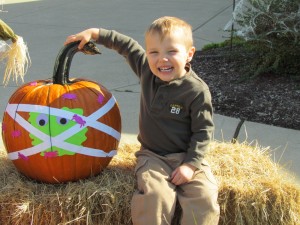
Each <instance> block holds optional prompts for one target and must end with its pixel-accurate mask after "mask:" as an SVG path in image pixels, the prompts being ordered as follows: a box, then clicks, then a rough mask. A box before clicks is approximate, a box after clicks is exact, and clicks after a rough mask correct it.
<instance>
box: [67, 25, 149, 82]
mask: <svg viewBox="0 0 300 225" xmlns="http://www.w3.org/2000/svg"><path fill="white" fill-rule="evenodd" d="M90 40H94V41H96V42H97V43H98V44H102V45H104V46H105V47H107V48H110V49H113V50H115V51H117V52H118V53H119V54H121V55H122V56H124V57H125V58H126V59H127V62H128V64H129V65H130V67H131V68H132V70H133V71H134V73H136V74H137V75H138V76H139V77H140V76H141V71H142V68H143V66H144V65H145V63H146V55H145V50H144V49H143V48H142V47H141V46H140V45H139V44H138V42H137V41H135V40H134V39H132V38H130V37H128V36H126V35H123V34H121V33H118V32H116V31H113V30H106V29H103V28H100V29H98V28H89V29H87V30H84V31H82V32H80V33H77V34H74V35H70V36H68V37H67V39H66V41H65V43H64V44H65V45H66V44H68V43H70V42H74V41H80V44H79V46H78V48H79V49H81V48H82V47H83V46H84V45H85V44H86V43H87V42H88V41H90Z"/></svg>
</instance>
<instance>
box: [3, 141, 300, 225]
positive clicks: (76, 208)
mask: <svg viewBox="0 0 300 225" xmlns="http://www.w3.org/2000/svg"><path fill="white" fill-rule="evenodd" d="M138 148H139V146H137V145H123V146H122V147H121V148H120V150H119V154H118V156H116V157H115V158H114V159H113V160H112V161H111V163H110V165H109V166H108V167H107V169H105V170H104V171H103V172H102V173H101V174H100V175H98V176H96V177H92V178H89V179H86V180H81V181H78V182H70V183H66V184H57V185H53V184H43V183H37V182H35V181H31V180H29V179H27V178H25V177H23V176H22V175H20V174H19V173H18V172H17V170H16V169H15V167H14V166H13V164H12V163H11V162H10V161H9V160H8V159H6V153H5V152H4V151H0V224H2V225H6V224H14V225H19V224H47V225H48V224H49V225H52V224H64V225H66V224H72V225H73V224H88V225H92V224H95V225H127V224H128V225H130V224H131V219H130V201H131V196H132V193H133V191H134V186H135V180H134V176H133V167H134V165H135V158H134V152H135V151H137V150H138ZM269 153H270V152H269V151H267V150H265V149H262V148H259V147H251V146H249V145H247V144H245V143H243V144H238V143H237V144H230V143H217V142H214V143H213V144H212V151H211V152H210V153H209V154H208V156H207V158H208V161H210V163H211V165H212V169H213V171H214V173H215V174H216V177H217V179H218V180H219V183H220V195H219V203H220V206H221V219H220V223H219V224H220V225H221V224H222V225H223V224H224V225H225V224H226V225H228V224H230V225H242V224H247V225H248V224H249V225H252V224H253V225H254V224H255V225H259V224H261V225H266V224H270V225H271V224H276V225H277V224H282V225H287V224H288V225H292V224H293V225H296V224H300V222H299V219H298V218H300V189H299V187H298V186H297V185H296V184H295V181H294V180H293V177H292V176H291V175H289V174H287V173H285V172H284V171H283V170H282V168H281V167H280V166H279V165H278V164H275V163H273V162H272V161H271V160H270V157H269ZM177 216H178V215H177Z"/></svg>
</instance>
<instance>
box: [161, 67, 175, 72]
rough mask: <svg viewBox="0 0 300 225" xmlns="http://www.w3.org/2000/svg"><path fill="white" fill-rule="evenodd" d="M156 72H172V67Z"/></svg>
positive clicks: (162, 68)
mask: <svg viewBox="0 0 300 225" xmlns="http://www.w3.org/2000/svg"><path fill="white" fill-rule="evenodd" d="M158 70H159V71H160V72H171V71H172V70H173V67H159V68H158Z"/></svg>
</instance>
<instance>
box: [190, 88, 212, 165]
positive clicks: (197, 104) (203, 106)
mask: <svg viewBox="0 0 300 225" xmlns="http://www.w3.org/2000/svg"><path fill="white" fill-rule="evenodd" d="M212 114H213V108H212V103H211V93H210V91H209V89H206V90H204V91H203V92H202V93H201V94H200V95H199V96H198V97H197V98H196V99H195V101H194V102H193V104H192V106H191V120H192V121H191V131H192V136H191V139H190V144H189V148H188V150H187V156H186V158H185V160H184V163H187V164H189V165H192V166H194V167H196V168H200V167H201V163H202V160H203V158H204V155H205V153H206V152H207V151H208V148H209V143H210V141H211V138H212V133H213V130H214V124H213V119H212Z"/></svg>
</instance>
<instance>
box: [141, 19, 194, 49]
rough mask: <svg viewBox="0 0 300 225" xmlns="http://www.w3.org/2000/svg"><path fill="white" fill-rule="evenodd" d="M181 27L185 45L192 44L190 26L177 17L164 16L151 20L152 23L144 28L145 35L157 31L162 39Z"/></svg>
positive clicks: (188, 46) (190, 45) (189, 45)
mask: <svg viewBox="0 0 300 225" xmlns="http://www.w3.org/2000/svg"><path fill="white" fill-rule="evenodd" d="M177 29H181V30H182V31H183V33H184V39H185V43H186V47H187V48H190V47H192V46H193V32H192V26H191V25H190V24H188V23H187V22H185V21H184V20H181V19H179V18H177V17H171V16H164V17H161V18H158V19H156V20H154V21H153V23H152V24H151V25H150V26H149V28H148V29H147V30H146V33H145V37H146V36H147V35H149V34H151V33H158V34H159V35H160V36H161V38H162V39H164V37H166V36H167V35H169V34H170V33H171V32H173V31H175V30H177Z"/></svg>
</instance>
